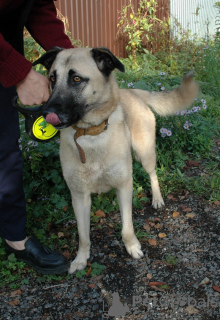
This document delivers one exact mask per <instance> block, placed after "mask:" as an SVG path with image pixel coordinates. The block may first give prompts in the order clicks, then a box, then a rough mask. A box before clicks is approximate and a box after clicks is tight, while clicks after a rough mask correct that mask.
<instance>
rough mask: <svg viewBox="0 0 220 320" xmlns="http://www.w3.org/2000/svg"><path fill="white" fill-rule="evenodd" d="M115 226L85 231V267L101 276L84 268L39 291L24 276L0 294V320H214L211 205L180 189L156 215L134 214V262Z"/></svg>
mask: <svg viewBox="0 0 220 320" xmlns="http://www.w3.org/2000/svg"><path fill="white" fill-rule="evenodd" d="M118 222H120V217H119V214H118V213H115V214H114V215H113V216H112V217H111V221H109V219H108V217H106V218H102V228H101V229H100V230H99V228H97V226H96V225H94V226H93V227H92V231H91V240H92V249H91V259H90V262H91V263H94V262H97V263H99V264H101V265H105V266H106V269H105V270H104V271H103V272H102V275H101V276H91V274H90V275H89V273H90V271H91V269H90V270H89V271H88V275H87V276H83V277H82V278H81V279H79V278H76V277H75V276H71V277H70V279H68V280H62V281H60V282H57V281H56V282H54V284H53V283H52V284H49V285H45V284H41V285H39V282H37V281H36V279H35V278H32V277H31V274H30V275H29V284H28V285H22V286H21V287H20V288H19V289H18V290H15V291H12V290H9V289H8V288H6V287H5V288H2V289H1V291H0V319H4V320H6V319H10V320H11V319H13V320H21V319H22V320H29V319H31V320H35V319H36V320H43V319H50V320H53V319H54V320H55V319H60V320H64V319H71V320H72V319H74V320H77V319H95V320H98V319H149V320H150V319H152V320H154V319H157V320H160V319H161V320H162V319H173V320H174V319H178V320H180V319H184V320H186V319H194V320H196V319H199V320H200V319H202V320H208V319H210V320H211V319H220V293H219V292H220V289H219V288H220V270H219V240H220V236H219V230H220V228H219V222H220V215H219V206H218V204H216V205H215V204H206V203H205V202H203V200H202V199H197V198H195V197H194V196H192V195H190V194H188V193H187V192H184V191H183V192H182V193H180V194H178V195H169V196H168V199H166V206H165V207H164V208H163V209H160V210H154V209H152V208H151V207H150V205H149V206H147V207H145V209H144V210H143V211H142V212H134V222H135V226H136V231H137V230H138V233H139V237H140V240H141V243H142V248H143V251H144V253H145V257H144V258H143V259H141V260H132V259H131V258H130V256H129V255H128V254H127V252H126V250H125V248H124V246H123V244H122V241H121V236H120V230H117V225H118ZM143 232H145V235H146V234H147V235H148V236H147V237H146V236H143V235H144V233H143ZM117 297H118V298H117ZM113 298H114V301H113V306H112V308H111V309H110V307H111V305H112V299H113ZM123 312H124V318H123V317H122V315H123ZM125 312H126V313H125Z"/></svg>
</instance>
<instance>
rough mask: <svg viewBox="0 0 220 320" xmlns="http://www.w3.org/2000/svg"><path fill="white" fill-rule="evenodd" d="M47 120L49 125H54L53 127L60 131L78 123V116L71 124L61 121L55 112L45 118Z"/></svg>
mask: <svg viewBox="0 0 220 320" xmlns="http://www.w3.org/2000/svg"><path fill="white" fill-rule="evenodd" d="M44 118H45V120H46V122H47V123H50V124H52V126H53V127H54V128H56V129H58V130H60V129H65V128H67V127H69V126H71V125H72V124H74V123H76V122H77V121H76V119H77V116H75V119H73V120H72V121H71V122H69V121H68V122H66V121H65V122H64V121H63V120H62V119H60V118H59V117H58V115H57V114H56V113H55V112H51V113H48V114H46V115H45V116H44Z"/></svg>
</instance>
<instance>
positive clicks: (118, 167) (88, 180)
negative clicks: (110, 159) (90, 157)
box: [79, 161, 128, 193]
mask: <svg viewBox="0 0 220 320" xmlns="http://www.w3.org/2000/svg"><path fill="white" fill-rule="evenodd" d="M120 162H121V163H111V164H108V163H103V162H99V161H97V162H93V163H91V164H87V165H86V166H84V167H83V169H82V170H81V172H80V176H81V177H79V180H80V181H81V182H82V187H83V188H84V187H85V186H87V188H88V190H89V191H90V192H91V193H102V192H108V191H109V190H110V189H112V188H114V187H116V186H117V185H118V184H119V182H120V181H122V180H124V179H125V178H126V179H127V175H128V172H127V171H126V170H125V168H126V167H127V165H126V164H125V163H122V161H120Z"/></svg>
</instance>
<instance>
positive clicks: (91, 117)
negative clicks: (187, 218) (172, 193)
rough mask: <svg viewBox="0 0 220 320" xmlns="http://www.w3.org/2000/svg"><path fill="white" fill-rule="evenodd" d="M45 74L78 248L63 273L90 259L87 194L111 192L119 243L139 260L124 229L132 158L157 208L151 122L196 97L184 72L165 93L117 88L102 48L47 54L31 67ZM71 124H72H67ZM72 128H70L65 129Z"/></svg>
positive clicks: (129, 228) (112, 62)
mask: <svg viewBox="0 0 220 320" xmlns="http://www.w3.org/2000/svg"><path fill="white" fill-rule="evenodd" d="M37 63H42V64H43V65H44V66H46V67H47V68H48V70H50V73H49V74H50V82H51V88H52V94H51V97H50V99H49V101H48V103H47V106H46V107H45V108H44V114H45V118H46V120H47V122H50V123H52V124H53V125H54V127H56V128H58V129H63V130H61V143H60V159H61V164H62V169H63V175H64V178H65V180H66V182H67V185H68V187H69V189H70V192H71V195H72V203H73V208H74V212H75V215H76V219H77V225H78V232H79V250H78V253H77V256H76V258H75V260H74V261H73V262H72V264H71V267H70V270H69V272H70V273H73V272H74V271H75V270H80V269H83V268H85V266H86V264H87V259H88V258H89V255H90V207H91V193H101V192H107V191H109V190H110V189H112V188H116V190H117V197H118V202H119V206H120V212H121V219H122V239H123V242H124V244H125V247H126V249H127V252H128V253H129V254H130V255H131V256H132V257H133V258H135V259H139V258H141V257H143V252H142V251H141V245H140V243H139V241H138V239H137V237H136V236H135V233H134V228H133V223H132V189H133V185H132V156H131V149H133V150H134V153H135V155H136V158H137V160H139V161H140V162H141V163H142V165H143V167H144V169H145V170H146V172H147V173H148V174H149V176H150V181H151V187H152V194H153V201H152V204H153V207H154V208H160V207H161V206H162V205H164V201H163V198H162V196H161V193H160V188H159V184H158V179H157V175H156V171H155V165H156V153H155V117H154V114H153V112H152V111H151V109H152V110H153V111H155V112H156V113H158V114H160V115H162V116H166V115H171V114H174V113H175V112H177V111H180V110H183V109H185V108H186V107H188V106H189V105H190V104H191V103H192V102H193V101H194V99H195V97H196V96H197V94H198V86H197V84H196V83H195V82H194V80H193V76H192V72H189V73H187V74H186V75H185V76H184V77H183V80H182V83H181V85H180V86H179V87H178V88H177V89H175V90H170V91H167V92H148V91H143V90H136V89H127V90H126V89H119V88H118V85H117V82H116V80H115V77H114V75H113V73H112V70H113V69H114V68H118V69H119V70H121V71H124V66H123V65H122V64H121V62H120V61H119V60H118V59H117V58H116V57H115V56H114V55H113V54H112V53H111V52H110V51H109V50H108V49H106V48H97V49H89V48H83V49H82V48H80V49H68V50H62V49H60V48H54V49H53V50H51V51H49V52H47V53H46V54H45V55H44V56H42V57H41V58H40V59H39V60H38V61H37V62H36V63H35V64H37ZM73 124H74V125H73ZM72 125H73V126H72Z"/></svg>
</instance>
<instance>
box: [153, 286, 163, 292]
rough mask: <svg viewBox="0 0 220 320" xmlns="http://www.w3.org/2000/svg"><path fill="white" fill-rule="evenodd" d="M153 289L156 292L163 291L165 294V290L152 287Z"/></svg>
mask: <svg viewBox="0 0 220 320" xmlns="http://www.w3.org/2000/svg"><path fill="white" fill-rule="evenodd" d="M151 288H152V289H154V290H155V291H161V292H165V290H164V289H162V288H158V287H157V286H151Z"/></svg>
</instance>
